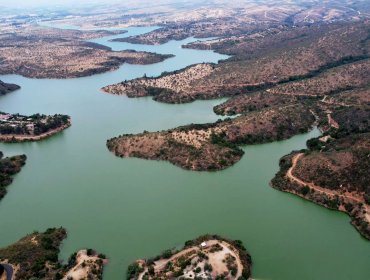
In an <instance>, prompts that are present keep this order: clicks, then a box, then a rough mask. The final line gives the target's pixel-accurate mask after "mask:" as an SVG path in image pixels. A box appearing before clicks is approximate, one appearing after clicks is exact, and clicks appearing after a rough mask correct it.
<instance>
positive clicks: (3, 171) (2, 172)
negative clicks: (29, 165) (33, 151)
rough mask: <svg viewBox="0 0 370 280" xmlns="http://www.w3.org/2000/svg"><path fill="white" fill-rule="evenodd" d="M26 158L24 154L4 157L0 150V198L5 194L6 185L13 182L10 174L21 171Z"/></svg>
mask: <svg viewBox="0 0 370 280" xmlns="http://www.w3.org/2000/svg"><path fill="white" fill-rule="evenodd" d="M26 159H27V157H26V156H25V155H19V156H12V157H6V158H4V155H3V153H2V152H1V151H0V200H1V199H2V198H3V197H4V196H5V195H6V187H7V186H9V185H10V184H11V183H12V182H13V178H12V176H13V175H15V174H17V173H18V172H20V171H21V168H22V166H23V165H25V163H26Z"/></svg>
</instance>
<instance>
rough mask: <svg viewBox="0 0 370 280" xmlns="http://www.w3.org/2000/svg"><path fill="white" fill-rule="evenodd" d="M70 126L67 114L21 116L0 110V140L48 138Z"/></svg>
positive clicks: (21, 140)
mask: <svg viewBox="0 0 370 280" xmlns="http://www.w3.org/2000/svg"><path fill="white" fill-rule="evenodd" d="M70 126H71V119H70V117H69V116H67V115H60V114H56V115H52V116H47V115H40V114H34V115H31V116H23V115H20V114H7V113H4V112H0V141H1V142H24V141H38V140H42V139H45V138H48V137H50V136H52V135H54V134H56V133H58V132H61V131H63V130H64V129H66V128H68V127H70Z"/></svg>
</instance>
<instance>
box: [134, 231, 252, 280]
mask: <svg viewBox="0 0 370 280" xmlns="http://www.w3.org/2000/svg"><path fill="white" fill-rule="evenodd" d="M251 269H252V258H251V256H250V255H249V253H248V252H247V250H246V248H245V247H244V246H243V243H242V242H241V241H240V240H229V239H226V238H223V237H220V236H218V235H203V236H200V237H198V238H196V239H194V240H189V241H186V242H185V246H184V247H183V248H182V249H180V250H175V249H170V250H166V251H164V252H163V253H162V254H161V255H159V256H157V257H155V258H151V259H147V260H137V261H135V262H134V263H132V264H131V265H130V266H129V267H128V269H127V280H130V279H132V280H136V279H138V280H139V279H140V280H141V279H143V280H150V279H232V280H233V279H239V280H243V279H245V280H246V279H250V276H251Z"/></svg>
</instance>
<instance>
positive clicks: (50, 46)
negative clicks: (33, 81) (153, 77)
mask: <svg viewBox="0 0 370 280" xmlns="http://www.w3.org/2000/svg"><path fill="white" fill-rule="evenodd" d="M112 34H114V33H112V32H109V31H76V30H59V29H55V28H40V27H34V26H29V25H26V26H24V27H23V28H22V29H11V30H8V32H5V30H4V31H3V30H2V32H0V48H1V52H0V60H1V61H2V63H1V67H0V74H19V75H23V76H25V77H30V78H58V79H61V78H75V77H83V76H89V75H93V74H97V73H101V72H106V71H111V70H115V69H117V68H118V67H119V66H120V65H121V64H123V63H132V64H150V63H156V62H160V61H162V60H164V59H166V58H168V57H169V56H166V55H159V54H154V53H147V52H135V51H120V52H114V51H112V50H111V49H109V48H107V47H104V46H102V45H98V44H94V43H89V42H86V41H83V40H87V39H90V38H96V37H101V36H104V35H106V36H107V35H112Z"/></svg>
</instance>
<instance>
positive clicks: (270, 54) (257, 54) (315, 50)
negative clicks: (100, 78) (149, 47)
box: [103, 21, 370, 103]
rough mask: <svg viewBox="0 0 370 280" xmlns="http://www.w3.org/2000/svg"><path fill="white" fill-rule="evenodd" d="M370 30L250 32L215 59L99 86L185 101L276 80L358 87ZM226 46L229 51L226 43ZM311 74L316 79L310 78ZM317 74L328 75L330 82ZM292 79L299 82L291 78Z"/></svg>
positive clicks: (355, 26)
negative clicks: (219, 59) (224, 57)
mask: <svg viewBox="0 0 370 280" xmlns="http://www.w3.org/2000/svg"><path fill="white" fill-rule="evenodd" d="M369 30H370V23H369V22H367V21H362V22H358V23H345V24H324V25H318V26H314V27H312V28H307V27H296V28H282V29H281V30H279V31H276V32H275V34H271V35H269V36H264V35H263V36H261V37H259V36H253V37H252V36H250V37H248V38H247V39H244V41H243V40H242V41H237V42H234V47H233V48H236V49H238V51H234V52H229V53H230V54H232V53H234V54H235V56H234V57H232V58H230V59H228V60H226V61H223V62H221V63H220V64H218V65H209V64H200V65H194V66H191V67H189V68H187V69H184V70H182V71H177V72H174V73H166V74H164V75H162V76H160V77H157V78H140V79H136V80H132V81H128V82H123V83H119V84H115V85H110V86H107V87H105V88H103V90H104V91H106V92H109V93H114V94H126V95H128V96H129V97H140V96H153V97H154V100H156V101H159V102H165V103H184V102H191V101H194V100H197V99H212V98H219V97H223V96H234V95H240V94H246V93H250V92H255V91H258V90H262V89H269V88H272V87H274V86H280V87H278V88H276V90H279V91H283V90H284V91H285V92H286V93H289V90H290V91H292V90H295V91H298V90H300V93H302V94H305V95H308V94H309V92H307V93H305V92H304V91H308V88H309V89H310V90H311V91H314V92H316V91H319V94H321V95H322V94H324V93H326V92H330V91H331V90H332V88H333V87H334V86H336V85H333V83H334V84H335V82H336V81H337V80H338V81H339V82H340V83H341V88H348V87H360V86H364V85H365V84H366V83H368V76H369V75H366V73H367V72H368V67H369V60H368V58H369V50H370V47H369V42H370V36H369V34H370V33H369V32H370V31H369ZM339 42H340V43H339ZM224 48H225V49H224V52H225V53H228V51H227V49H228V44H225V45H224ZM347 64H348V66H347ZM349 64H350V65H349ZM329 71H331V72H329ZM325 72H327V73H325ZM315 77H317V79H316V80H315V79H312V78H315ZM307 79H311V80H309V83H310V84H308V85H305V81H306V82H307ZM320 79H321V80H323V79H324V80H326V81H328V85H326V84H325V83H324V84H322V83H321V82H320ZM352 80H353V82H352ZM293 81H295V82H297V83H299V85H300V86H301V88H296V87H297V86H296V85H295V84H294V83H290V82H293ZM287 83H289V85H285V84H287ZM282 85H284V86H285V88H284V87H282ZM272 90H273V89H272ZM312 95H313V93H312ZM314 95H316V94H314Z"/></svg>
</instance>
